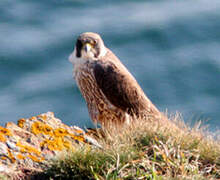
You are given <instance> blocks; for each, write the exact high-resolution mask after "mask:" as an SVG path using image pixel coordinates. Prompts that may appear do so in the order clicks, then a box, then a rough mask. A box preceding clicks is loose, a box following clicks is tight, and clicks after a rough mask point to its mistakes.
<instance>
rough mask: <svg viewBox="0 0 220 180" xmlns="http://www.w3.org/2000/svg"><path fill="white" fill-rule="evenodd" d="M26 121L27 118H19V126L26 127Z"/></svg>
mask: <svg viewBox="0 0 220 180" xmlns="http://www.w3.org/2000/svg"><path fill="white" fill-rule="evenodd" d="M24 123H25V119H23V118H22V119H19V120H18V123H17V124H18V126H19V127H20V128H23V127H24Z"/></svg>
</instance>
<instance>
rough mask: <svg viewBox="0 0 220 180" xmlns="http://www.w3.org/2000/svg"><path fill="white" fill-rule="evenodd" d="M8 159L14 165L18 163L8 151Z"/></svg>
mask: <svg viewBox="0 0 220 180" xmlns="http://www.w3.org/2000/svg"><path fill="white" fill-rule="evenodd" d="M8 157H9V159H10V160H11V162H12V163H14V162H15V161H16V159H15V158H14V156H13V154H12V152H11V151H10V150H9V149H8Z"/></svg>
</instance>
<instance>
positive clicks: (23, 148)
mask: <svg viewBox="0 0 220 180" xmlns="http://www.w3.org/2000/svg"><path fill="white" fill-rule="evenodd" d="M16 146H18V147H20V151H21V152H22V153H34V154H36V155H37V156H40V155H41V152H40V151H39V150H37V149H36V148H35V147H32V146H28V145H23V144H21V143H20V142H19V141H18V142H17V144H16Z"/></svg>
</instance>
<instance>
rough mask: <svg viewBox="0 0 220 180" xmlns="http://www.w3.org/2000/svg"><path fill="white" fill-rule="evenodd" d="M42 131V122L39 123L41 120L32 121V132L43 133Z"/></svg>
mask: <svg viewBox="0 0 220 180" xmlns="http://www.w3.org/2000/svg"><path fill="white" fill-rule="evenodd" d="M43 131H44V124H43V123H41V122H38V121H36V122H34V123H33V124H32V126H31V132H32V133H34V134H36V135H37V134H40V133H43Z"/></svg>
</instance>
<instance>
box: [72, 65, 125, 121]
mask: <svg viewBox="0 0 220 180" xmlns="http://www.w3.org/2000/svg"><path fill="white" fill-rule="evenodd" d="M74 77H75V80H76V82H77V85H78V87H79V89H80V91H81V93H82V95H83V97H84V98H85V100H86V103H87V106H88V110H89V113H90V116H91V118H92V119H93V121H95V122H97V121H98V122H102V121H106V120H107V119H108V120H110V119H116V118H117V119H118V118H119V117H120V116H122V112H121V110H118V111H117V108H116V107H115V106H114V105H112V104H111V103H110V102H109V101H108V99H107V98H106V97H105V95H104V94H103V93H102V91H101V90H100V88H99V87H98V85H97V83H96V79H95V77H94V74H93V69H92V68H90V67H89V66H88V65H81V66H78V67H77V69H75V70H74ZM104 119H106V120H104Z"/></svg>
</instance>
